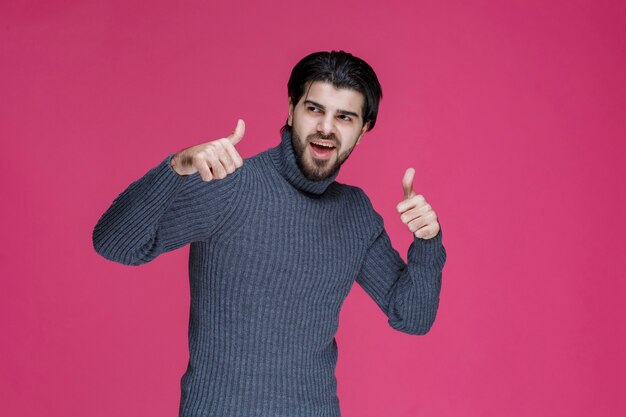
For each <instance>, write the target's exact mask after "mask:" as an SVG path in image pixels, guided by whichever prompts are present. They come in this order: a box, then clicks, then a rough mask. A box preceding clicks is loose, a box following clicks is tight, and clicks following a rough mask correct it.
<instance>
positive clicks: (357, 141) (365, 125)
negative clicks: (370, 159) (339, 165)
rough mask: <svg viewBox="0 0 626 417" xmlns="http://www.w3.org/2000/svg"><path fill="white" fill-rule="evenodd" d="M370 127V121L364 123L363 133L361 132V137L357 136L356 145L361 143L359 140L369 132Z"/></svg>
mask: <svg viewBox="0 0 626 417" xmlns="http://www.w3.org/2000/svg"><path fill="white" fill-rule="evenodd" d="M369 127H370V122H367V123H365V124H364V125H363V127H362V128H361V133H359V137H358V138H357V140H356V143H355V144H354V145H355V146H356V145H358V144H359V142H360V141H361V139H362V138H363V135H365V132H367V129H369Z"/></svg>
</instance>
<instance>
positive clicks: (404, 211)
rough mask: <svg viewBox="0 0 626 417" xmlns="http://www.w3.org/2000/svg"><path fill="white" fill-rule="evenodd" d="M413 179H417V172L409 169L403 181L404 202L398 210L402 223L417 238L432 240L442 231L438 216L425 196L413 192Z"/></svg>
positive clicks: (397, 207) (399, 204) (398, 206)
mask: <svg viewBox="0 0 626 417" xmlns="http://www.w3.org/2000/svg"><path fill="white" fill-rule="evenodd" d="M413 177H415V170H414V169H413V168H409V169H407V170H406V172H405V173H404V178H403V179H402V188H403V189H404V200H403V201H401V202H400V203H398V205H397V206H396V210H398V212H399V213H400V219H401V220H402V223H404V224H406V225H407V226H408V227H409V230H410V231H411V232H413V234H414V235H415V237H419V238H421V239H432V238H433V237H435V236H437V233H439V230H440V227H439V221H438V220H437V214H436V213H435V211H434V210H433V208H432V207H431V206H430V204H428V203H427V202H426V199H425V198H424V196H423V195H421V194H417V193H415V191H414V190H413Z"/></svg>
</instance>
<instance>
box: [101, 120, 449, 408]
mask: <svg viewBox="0 0 626 417" xmlns="http://www.w3.org/2000/svg"><path fill="white" fill-rule="evenodd" d="M172 156H173V154H172V155H169V156H167V158H165V159H164V160H163V161H162V162H161V163H160V164H159V165H157V166H156V167H154V168H153V169H151V170H150V171H149V172H148V173H146V174H145V175H144V176H143V177H142V178H140V179H138V180H137V181H135V182H133V183H132V184H130V185H129V186H128V188H127V189H126V190H124V191H123V192H122V193H121V194H120V195H119V196H118V197H117V198H116V199H115V200H114V201H113V203H112V205H111V206H110V207H109V208H108V210H107V211H106V212H105V213H104V214H103V215H102V217H101V218H100V220H99V221H98V223H97V224H96V226H95V229H94V231H93V244H94V248H95V250H96V251H97V252H98V253H99V254H100V255H102V256H103V257H105V258H106V259H109V260H112V261H115V262H119V263H122V264H125V265H140V264H143V263H146V262H149V261H151V260H152V259H154V258H156V257H157V256H158V255H160V254H162V253H164V252H168V251H172V250H174V249H177V248H180V247H182V246H184V245H187V244H191V245H190V253H189V283H190V295H191V305H190V312H189V364H188V367H187V370H186V372H185V373H184V375H183V376H182V378H181V402H180V416H184V417H192V416H194V417H195V416H216V417H248V416H250V417H252V416H258V417H338V416H340V409H339V398H338V397H337V392H336V388H337V384H336V382H337V381H336V379H335V365H336V362H337V342H336V340H335V337H334V336H335V334H336V331H337V326H338V317H339V310H340V309H341V306H342V303H343V301H344V300H345V298H346V296H347V295H348V293H349V291H350V288H351V287H352V285H353V283H354V281H355V280H356V282H357V283H358V284H359V285H360V286H361V287H362V288H363V289H364V290H365V292H366V293H367V294H368V295H369V296H370V297H371V298H372V299H373V301H374V302H375V303H376V304H377V305H378V307H379V308H380V309H381V310H382V312H383V313H384V314H385V315H386V316H387V317H388V323H389V325H390V326H391V327H392V328H394V329H396V330H398V331H401V332H404V333H408V334H415V335H423V334H425V333H427V332H428V330H429V329H430V328H431V326H432V325H433V322H434V320H435V316H436V314H437V308H438V305H439V294H440V290H441V275H442V269H443V266H444V263H445V260H446V251H445V249H444V247H443V245H442V241H441V231H440V232H439V234H438V235H437V236H435V237H434V238H432V239H428V240H425V239H420V238H417V237H414V239H413V242H412V243H411V246H410V247H409V250H408V256H407V261H408V265H407V264H406V263H405V262H404V261H403V260H402V259H401V258H400V256H399V254H398V252H397V251H396V250H395V249H394V248H393V247H392V245H391V243H390V239H389V236H388V235H387V233H386V231H385V229H384V226H383V219H382V217H381V216H380V215H379V214H378V213H377V212H376V211H374V209H373V208H372V205H371V203H370V201H369V199H368V197H367V196H366V195H365V193H364V192H363V191H362V190H361V189H360V188H358V187H354V186H350V185H346V184H341V183H339V182H336V181H335V178H336V176H337V173H336V174H335V175H334V176H332V177H331V178H328V179H326V180H323V181H310V180H308V179H307V178H306V177H304V175H303V174H302V172H301V171H300V169H299V168H298V165H297V163H296V160H295V155H294V151H293V147H292V144H291V137H290V135H289V133H288V132H285V133H283V134H282V137H281V142H280V144H279V145H277V146H276V147H274V148H270V149H267V150H265V151H263V152H261V153H258V154H256V155H254V156H252V157H250V158H246V159H244V164H243V166H242V167H241V168H239V169H237V170H236V171H235V172H233V173H232V174H229V175H228V176H226V178H224V179H221V180H220V179H214V180H212V181H209V182H204V181H202V179H201V177H200V175H199V174H198V173H196V174H193V175H189V176H179V175H178V174H177V173H176V172H175V171H174V170H173V169H172V167H171V166H170V159H171V157H172ZM407 233H410V232H409V231H408V230H407Z"/></svg>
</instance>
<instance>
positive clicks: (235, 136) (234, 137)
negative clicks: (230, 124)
mask: <svg viewBox="0 0 626 417" xmlns="http://www.w3.org/2000/svg"><path fill="white" fill-rule="evenodd" d="M245 131H246V124H245V122H244V121H243V120H242V119H239V120H237V127H235V130H233V133H231V134H230V135H228V139H229V140H230V143H232V144H233V145H236V144H238V143H239V142H240V141H241V138H243V134H244V132H245Z"/></svg>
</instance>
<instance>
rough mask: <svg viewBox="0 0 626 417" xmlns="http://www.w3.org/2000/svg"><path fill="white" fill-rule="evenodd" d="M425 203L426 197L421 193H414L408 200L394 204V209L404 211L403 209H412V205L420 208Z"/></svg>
mask: <svg viewBox="0 0 626 417" xmlns="http://www.w3.org/2000/svg"><path fill="white" fill-rule="evenodd" d="M424 204H427V203H426V199H425V198H424V196H423V195H421V194H415V195H413V196H412V197H411V198H409V199H408V200H402V201H400V202H399V203H398V204H397V205H396V210H398V212H399V213H404V212H405V211H407V210H409V209H412V208H413V207H418V208H421V207H423V206H424Z"/></svg>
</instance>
